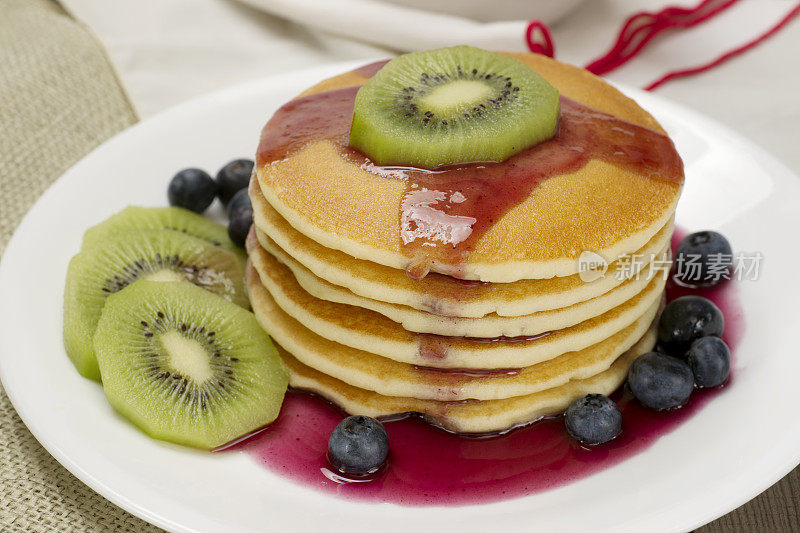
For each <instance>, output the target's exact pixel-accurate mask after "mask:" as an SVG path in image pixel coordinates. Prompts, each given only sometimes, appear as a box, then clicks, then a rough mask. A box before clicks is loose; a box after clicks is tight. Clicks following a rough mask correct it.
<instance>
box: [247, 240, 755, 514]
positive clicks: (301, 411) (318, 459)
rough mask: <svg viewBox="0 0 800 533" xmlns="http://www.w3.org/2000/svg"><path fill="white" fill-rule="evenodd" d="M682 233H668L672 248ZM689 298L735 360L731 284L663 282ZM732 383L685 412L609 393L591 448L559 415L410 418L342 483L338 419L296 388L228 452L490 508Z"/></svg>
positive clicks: (592, 465)
mask: <svg viewBox="0 0 800 533" xmlns="http://www.w3.org/2000/svg"><path fill="white" fill-rule="evenodd" d="M682 236H683V234H681V233H680V232H678V231H676V236H675V237H674V238H673V249H674V247H675V246H676V245H677V242H678V241H679V239H680V237H682ZM690 293H691V294H699V295H701V296H705V297H707V298H709V299H710V300H712V301H713V302H714V303H715V304H717V306H718V307H719V308H720V309H722V312H723V314H724V315H725V321H726V323H725V333H724V334H723V339H724V340H725V342H726V343H727V344H728V346H730V348H731V353H732V354H735V351H736V346H737V344H738V342H739V340H740V339H741V336H742V334H743V332H744V319H743V314H742V309H741V306H740V305H739V301H738V298H737V291H736V285H735V283H734V282H731V281H724V282H722V283H721V284H719V285H717V286H716V287H713V288H710V289H687V288H684V287H680V286H678V285H677V284H675V283H673V282H671V281H670V282H669V283H668V286H667V299H668V300H673V299H675V298H677V297H679V296H683V295H684V294H690ZM733 379H734V376H733V375H731V377H730V378H729V379H728V382H727V383H726V385H725V386H724V387H722V388H718V389H696V390H695V391H694V392H693V393H692V396H691V398H690V400H689V402H688V403H687V404H686V405H685V406H683V407H682V408H680V409H677V410H674V411H666V412H657V411H652V410H650V409H647V408H645V407H643V406H641V405H640V404H639V402H638V401H636V400H635V399H634V398H633V397H632V396H631V395H630V393H629V392H627V391H625V390H624V388H621V389H620V390H618V391H617V392H616V393H614V394H613V395H612V396H611V397H612V399H614V400H615V401H616V402H617V403H618V405H619V407H620V410H621V411H622V420H623V430H622V434H621V435H620V436H619V437H617V438H616V439H615V440H613V441H611V442H609V443H607V444H604V445H601V446H597V447H593V448H587V447H584V446H581V445H580V444H579V443H577V442H576V441H574V440H573V439H571V438H570V437H569V436H568V435H567V432H566V430H565V429H564V422H563V419H562V417H552V418H546V419H543V420H540V421H538V422H536V423H534V424H531V425H528V426H525V427H521V428H518V429H515V430H512V431H510V432H508V433H506V434H503V435H496V436H491V437H484V438H475V437H464V436H458V435H454V434H451V433H447V432H445V431H443V430H441V429H437V428H434V427H432V426H430V425H428V424H426V423H425V422H424V421H422V420H420V419H418V418H416V417H408V418H405V419H402V420H396V421H392V422H386V424H385V426H386V430H387V432H388V434H389V444H390V452H389V459H388V461H387V464H386V466H385V467H384V468H383V469H382V470H381V471H380V472H379V473H378V474H377V475H376V476H375V477H374V478H372V479H370V480H369V481H365V482H360V483H355V482H348V481H347V480H344V479H342V478H341V477H340V476H339V475H337V474H336V473H334V472H332V471H331V470H330V468H329V466H328V462H327V457H326V454H327V446H328V437H329V436H330V434H331V431H333V428H334V427H335V426H336V424H338V423H339V421H340V420H341V419H342V418H343V417H344V416H346V415H345V414H344V413H343V412H341V411H340V410H339V409H338V408H336V407H334V406H332V405H330V404H329V403H327V402H326V401H325V400H323V399H321V398H319V397H316V396H312V395H310V394H306V393H303V392H294V391H293V392H289V393H288V394H287V395H286V401H285V402H284V404H283V409H282V411H281V414H280V416H279V417H278V419H277V420H276V421H275V422H274V423H273V424H272V425H271V426H269V427H268V428H266V429H265V430H264V431H263V432H261V433H259V434H258V435H256V436H254V437H252V438H250V439H248V440H246V441H244V442H242V443H241V444H239V445H237V446H235V448H234V449H236V450H241V451H244V452H245V453H247V454H249V455H251V456H252V457H253V458H254V459H255V460H256V461H257V462H258V463H260V464H261V465H263V466H265V467H266V468H268V469H270V470H272V471H273V472H276V473H278V474H279V475H282V476H284V477H286V478H288V479H291V480H293V481H296V482H298V483H301V484H303V485H306V486H310V487H315V488H317V489H319V490H322V491H324V492H328V493H330V494H334V495H337V496H339V497H344V498H350V499H358V500H369V501H375V502H391V503H396V504H401V505H467V504H477V503H489V502H493V501H498V500H504V499H509V498H515V497H520V496H524V495H528V494H534V493H536V492H540V491H543V490H547V489H550V488H554V487H557V486H560V485H564V484H566V483H569V482H571V481H575V480H578V479H581V478H584V477H586V476H589V475H591V474H593V473H596V472H598V471H600V470H603V469H605V468H609V467H612V466H614V465H615V464H617V463H619V462H621V461H624V460H625V459H627V458H628V457H631V456H633V455H635V454H637V453H640V452H642V451H644V450H646V449H647V448H648V447H649V446H650V445H651V444H653V443H654V442H655V441H656V440H658V439H659V438H660V437H662V436H663V435H666V434H667V433H669V432H671V431H673V430H674V429H676V428H677V427H679V426H680V425H681V424H682V423H683V422H685V421H686V420H688V419H689V418H690V417H691V416H693V415H694V414H696V413H697V412H698V411H700V410H701V409H702V408H703V406H704V405H705V404H706V403H707V402H708V401H709V400H711V399H713V398H714V396H716V395H718V394H724V392H725V388H726V387H729V386H731V383H732V381H733Z"/></svg>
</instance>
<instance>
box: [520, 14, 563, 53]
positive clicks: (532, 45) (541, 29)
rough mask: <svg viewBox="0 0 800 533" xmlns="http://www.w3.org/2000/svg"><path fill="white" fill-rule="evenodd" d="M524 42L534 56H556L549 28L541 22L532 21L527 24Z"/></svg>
mask: <svg viewBox="0 0 800 533" xmlns="http://www.w3.org/2000/svg"><path fill="white" fill-rule="evenodd" d="M525 41H526V42H527V43H528V49H529V50H530V51H531V52H533V53H534V54H542V55H546V56H547V57H555V55H556V48H555V45H554V44H553V36H552V35H550V28H548V27H547V24H545V23H544V22H542V21H541V20H532V21H531V22H530V24H528V28H527V29H526V30H525Z"/></svg>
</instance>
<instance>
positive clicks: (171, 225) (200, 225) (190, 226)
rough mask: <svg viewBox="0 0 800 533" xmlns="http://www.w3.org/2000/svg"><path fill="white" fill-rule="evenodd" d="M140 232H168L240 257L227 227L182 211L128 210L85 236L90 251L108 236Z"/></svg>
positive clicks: (85, 243)
mask: <svg viewBox="0 0 800 533" xmlns="http://www.w3.org/2000/svg"><path fill="white" fill-rule="evenodd" d="M137 229H168V230H172V231H178V232H181V233H185V234H187V235H191V236H192V237H197V238H199V239H203V240H204V241H208V242H209V243H210V244H213V245H214V246H221V247H222V248H225V249H226V250H230V251H232V252H237V253H239V252H240V250H239V248H238V247H237V246H236V245H234V244H233V243H232V242H231V240H230V239H229V238H228V232H227V230H226V229H225V226H223V225H222V224H217V223H216V222H213V221H211V220H209V219H207V218H205V217H204V216H202V215H198V214H196V213H193V212H191V211H189V210H188V209H183V208H181V207H133V206H131V207H126V208H125V209H123V210H122V211H120V212H119V213H117V214H115V215H112V216H111V217H110V218H108V219H107V220H105V221H104V222H101V223H100V224H97V225H96V226H93V227H91V228H89V229H88V230H87V231H86V233H85V234H84V236H83V248H84V249H87V248H90V247H92V246H94V245H95V243H97V242H99V241H102V240H103V239H105V238H106V237H108V236H109V235H113V234H117V233H119V232H122V231H128V230H137Z"/></svg>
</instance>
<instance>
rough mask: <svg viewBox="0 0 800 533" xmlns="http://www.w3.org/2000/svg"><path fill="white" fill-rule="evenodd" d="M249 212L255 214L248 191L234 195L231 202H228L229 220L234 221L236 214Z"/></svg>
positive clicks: (241, 191)
mask: <svg viewBox="0 0 800 533" xmlns="http://www.w3.org/2000/svg"><path fill="white" fill-rule="evenodd" d="M241 210H247V211H250V212H251V213H252V212H253V204H252V203H250V195H249V194H248V193H247V189H242V190H240V191H239V192H237V193H236V194H234V195H233V197H232V198H231V201H230V202H228V218H229V219H231V220H233V219H234V218H235V217H236V212H237V211H241Z"/></svg>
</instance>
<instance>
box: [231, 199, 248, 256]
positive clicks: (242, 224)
mask: <svg viewBox="0 0 800 533" xmlns="http://www.w3.org/2000/svg"><path fill="white" fill-rule="evenodd" d="M252 225H253V211H252V209H240V210H238V211H236V213H234V215H233V218H232V219H230V221H228V237H230V238H231V240H232V241H233V243H234V244H235V245H236V246H239V247H242V248H243V247H244V245H245V242H246V241H247V234H248V233H249V232H250V226H252Z"/></svg>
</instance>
